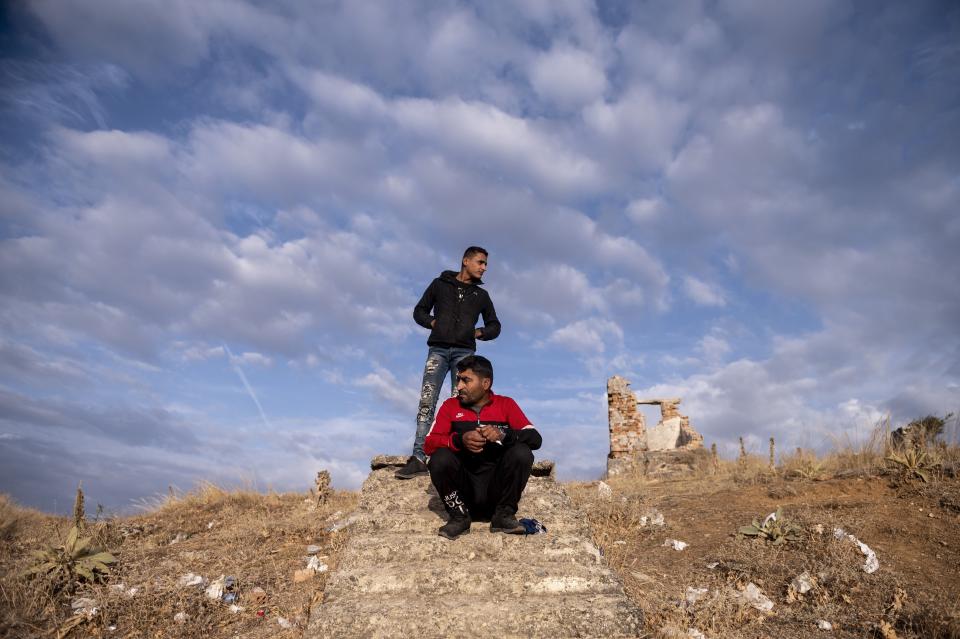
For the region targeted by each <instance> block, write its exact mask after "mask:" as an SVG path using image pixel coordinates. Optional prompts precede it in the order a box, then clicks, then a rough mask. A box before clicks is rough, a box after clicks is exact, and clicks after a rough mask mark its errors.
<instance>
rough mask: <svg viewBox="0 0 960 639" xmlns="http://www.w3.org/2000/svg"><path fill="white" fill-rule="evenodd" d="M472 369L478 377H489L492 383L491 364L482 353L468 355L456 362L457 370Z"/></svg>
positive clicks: (459, 371) (460, 371)
mask: <svg viewBox="0 0 960 639" xmlns="http://www.w3.org/2000/svg"><path fill="white" fill-rule="evenodd" d="M464 371H473V372H474V373H476V374H477V377H479V378H480V379H489V380H490V383H491V384H492V383H493V364H491V363H490V360H489V359H487V358H486V357H484V356H483V355H468V356H466V357H464V358H463V359H461V360H460V362H459V363H457V372H458V373H462V372H464Z"/></svg>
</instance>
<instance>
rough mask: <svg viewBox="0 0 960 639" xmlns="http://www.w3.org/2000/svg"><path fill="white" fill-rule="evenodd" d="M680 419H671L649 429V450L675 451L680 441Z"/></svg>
mask: <svg viewBox="0 0 960 639" xmlns="http://www.w3.org/2000/svg"><path fill="white" fill-rule="evenodd" d="M681 421H682V420H681V419H680V418H679V417H671V418H670V419H667V420H664V421H663V422H661V423H659V424H657V425H656V426H651V427H650V428H648V429H647V450H674V449H675V448H676V447H677V440H678V439H680V422H681Z"/></svg>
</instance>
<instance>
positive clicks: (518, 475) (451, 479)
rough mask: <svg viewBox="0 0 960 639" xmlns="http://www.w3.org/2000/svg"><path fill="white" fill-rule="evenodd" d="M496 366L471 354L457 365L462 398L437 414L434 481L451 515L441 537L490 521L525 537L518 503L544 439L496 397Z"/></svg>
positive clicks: (430, 440) (428, 444) (495, 528)
mask: <svg viewBox="0 0 960 639" xmlns="http://www.w3.org/2000/svg"><path fill="white" fill-rule="evenodd" d="M492 386H493V365H492V364H491V363H490V360H488V359H487V358H486V357H483V356H481V355H471V356H469V357H466V358H464V359H462V360H461V361H460V362H459V363H458V364H457V396H456V397H451V398H450V399H448V400H446V401H445V402H444V403H443V404H442V405H441V406H440V410H438V411H437V415H436V418H435V419H434V421H433V426H432V427H431V428H430V432H429V433H428V434H427V437H426V441H425V443H424V451H426V453H427V454H428V455H430V461H429V463H428V464H427V467H428V469H429V471H430V480H431V481H432V482H433V485H434V487H436V489H437V493H438V494H439V495H440V498H441V499H442V500H443V505H444V508H445V509H446V511H447V513H448V514H449V515H450V519H449V521H447V523H446V524H444V525H443V526H441V527H440V530H439V534H440V536H442V537H446V538H447V539H456V538H457V537H459V536H460V535H462V534H464V533H468V532H470V524H471V518H476V519H486V518H488V517H489V518H490V532H504V533H510V534H522V533H524V532H525V529H524V527H523V525H522V524H521V523H520V522H519V521H517V518H516V513H517V504H519V503H520V496H521V494H522V493H523V489H524V488H525V487H526V485H527V480H528V479H529V478H530V470H531V468H532V467H533V452H532V451H534V450H537V449H538V448H540V444H542V443H543V438H542V437H541V436H540V433H539V432H537V429H536V428H534V427H533V424H531V423H530V420H529V419H527V417H526V415H524V414H523V411H522V410H520V407H519V406H518V405H517V403H516V402H515V401H513V400H512V399H511V398H509V397H507V396H505V395H497V394H495V393H494V392H493V390H492V388H491V387H492Z"/></svg>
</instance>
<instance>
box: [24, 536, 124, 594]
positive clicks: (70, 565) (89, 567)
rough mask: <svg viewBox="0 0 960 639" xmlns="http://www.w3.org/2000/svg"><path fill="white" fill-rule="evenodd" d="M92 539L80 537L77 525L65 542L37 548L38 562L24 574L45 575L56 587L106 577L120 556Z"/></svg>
mask: <svg viewBox="0 0 960 639" xmlns="http://www.w3.org/2000/svg"><path fill="white" fill-rule="evenodd" d="M92 541H93V538H92V537H80V528H79V527H77V526H74V527H73V528H71V529H70V533H69V534H68V535H67V540H66V541H65V542H64V543H63V544H62V545H59V546H51V547H50V548H47V549H45V550H38V551H36V552H34V553H33V555H34V557H35V558H36V560H37V562H36V563H35V564H34V565H33V566H31V567H30V568H29V569H27V570H26V572H25V573H24V574H25V575H34V576H36V575H45V576H46V577H47V578H48V579H49V580H50V583H51V584H52V585H53V587H54V589H55V590H59V589H61V588H63V587H68V588H72V587H73V585H74V584H76V583H77V582H80V581H87V582H100V581H103V579H104V578H105V577H106V576H107V575H109V574H110V565H111V564H114V563H116V561H117V560H116V558H115V557H114V556H113V555H111V554H110V553H109V552H106V551H104V550H101V549H99V548H94V547H92V546H91V542H92Z"/></svg>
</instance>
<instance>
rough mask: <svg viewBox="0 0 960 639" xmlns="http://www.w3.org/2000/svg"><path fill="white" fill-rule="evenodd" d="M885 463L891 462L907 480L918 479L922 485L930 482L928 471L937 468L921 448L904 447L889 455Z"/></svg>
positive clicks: (935, 463)
mask: <svg viewBox="0 0 960 639" xmlns="http://www.w3.org/2000/svg"><path fill="white" fill-rule="evenodd" d="M887 461H889V462H893V463H894V464H896V465H897V468H899V469H900V471H901V472H902V473H903V474H904V475H906V477H907V478H908V479H914V478H915V479H919V480H921V481H922V482H924V483H929V482H930V471H931V470H933V469H935V468H936V467H937V465H938V464H937V462H936V461H935V460H932V459H931V458H930V455H929V454H928V453H927V452H926V451H925V450H923V449H922V448H916V447H906V448H904V449H902V450H900V451H899V452H895V453H892V454H890V455H889V456H888V457H887Z"/></svg>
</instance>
